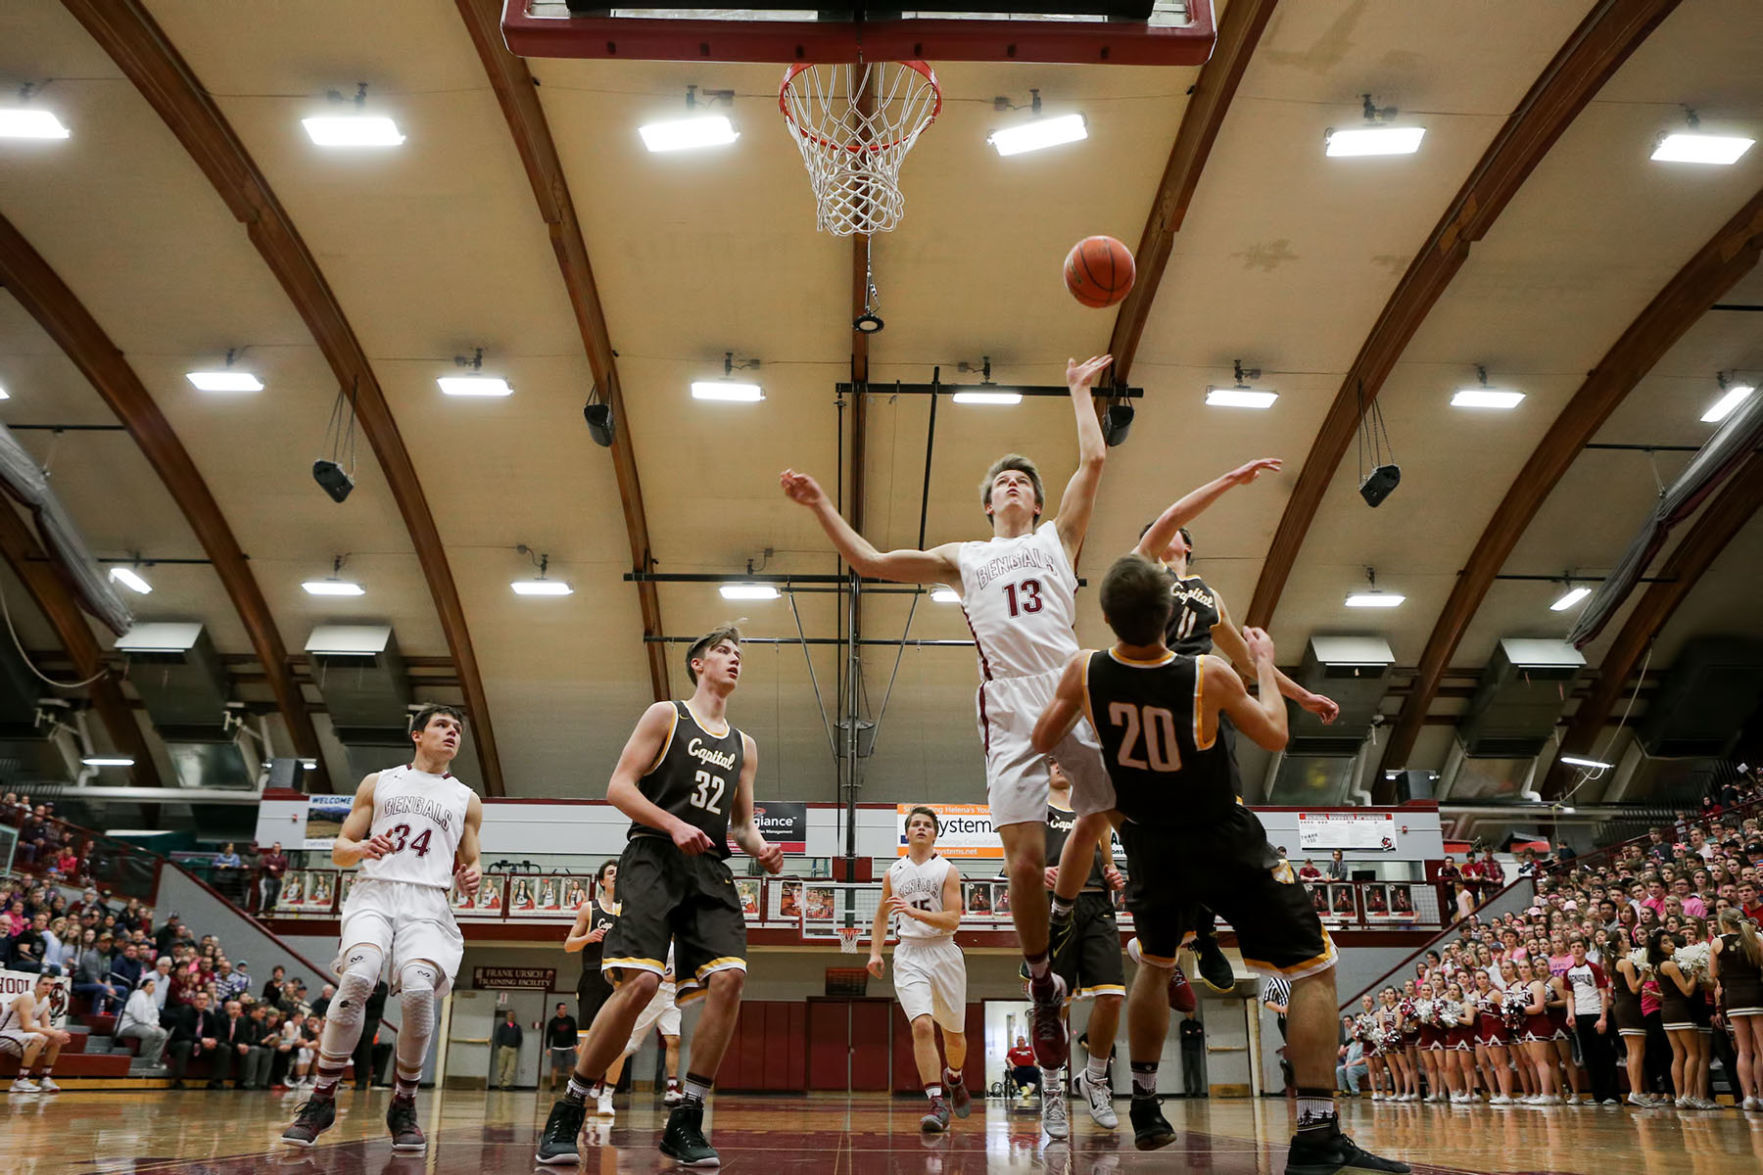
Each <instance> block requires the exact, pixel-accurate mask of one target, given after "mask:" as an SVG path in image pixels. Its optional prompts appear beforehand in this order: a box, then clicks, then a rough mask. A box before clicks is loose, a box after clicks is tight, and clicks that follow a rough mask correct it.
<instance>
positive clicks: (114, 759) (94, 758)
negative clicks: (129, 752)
mask: <svg viewBox="0 0 1763 1175" xmlns="http://www.w3.org/2000/svg"><path fill="white" fill-rule="evenodd" d="M80 762H82V763H84V764H85V765H86V766H88V767H133V766H134V765H135V761H134V760H133V759H129V758H125V757H123V756H121V755H116V756H106V755H88V756H87V757H86V758H84V759H81V760H80Z"/></svg>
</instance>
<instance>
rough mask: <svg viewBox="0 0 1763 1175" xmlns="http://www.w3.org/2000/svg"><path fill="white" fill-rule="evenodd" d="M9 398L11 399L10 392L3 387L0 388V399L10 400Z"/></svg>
mask: <svg viewBox="0 0 1763 1175" xmlns="http://www.w3.org/2000/svg"><path fill="white" fill-rule="evenodd" d="M10 399H12V393H11V392H9V391H7V390H6V389H5V388H0V400H10Z"/></svg>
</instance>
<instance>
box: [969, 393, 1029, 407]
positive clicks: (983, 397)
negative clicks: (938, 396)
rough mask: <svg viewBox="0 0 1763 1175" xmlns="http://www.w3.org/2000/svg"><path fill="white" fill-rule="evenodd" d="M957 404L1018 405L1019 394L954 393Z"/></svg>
mask: <svg viewBox="0 0 1763 1175" xmlns="http://www.w3.org/2000/svg"><path fill="white" fill-rule="evenodd" d="M954 400H955V402H956V403H957V404H1004V405H1009V404H1020V403H1022V393H1021V392H956V393H955V396H954Z"/></svg>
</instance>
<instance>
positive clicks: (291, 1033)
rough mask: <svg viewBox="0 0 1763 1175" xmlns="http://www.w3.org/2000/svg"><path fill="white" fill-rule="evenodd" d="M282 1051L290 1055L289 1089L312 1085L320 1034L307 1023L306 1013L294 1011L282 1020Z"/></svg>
mask: <svg viewBox="0 0 1763 1175" xmlns="http://www.w3.org/2000/svg"><path fill="white" fill-rule="evenodd" d="M282 1051H283V1052H284V1053H286V1054H287V1056H288V1067H287V1072H288V1073H289V1074H290V1075H291V1077H292V1080H290V1081H289V1082H288V1088H289V1089H307V1088H309V1087H310V1086H311V1085H312V1062H313V1060H314V1058H316V1056H317V1055H318V1035H317V1033H316V1032H314V1031H313V1030H312V1027H311V1025H310V1024H308V1023H307V1019H306V1013H304V1012H302V1011H298V1010H296V1011H294V1012H292V1013H291V1014H289V1016H288V1018H287V1019H286V1020H284V1021H283V1022H282Z"/></svg>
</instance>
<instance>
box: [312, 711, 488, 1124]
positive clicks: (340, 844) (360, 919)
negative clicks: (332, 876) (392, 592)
mask: <svg viewBox="0 0 1763 1175" xmlns="http://www.w3.org/2000/svg"><path fill="white" fill-rule="evenodd" d="M464 735H465V719H464V715H462V714H460V712H459V711H458V710H455V709H454V708H453V707H451V706H433V705H431V706H424V707H423V708H422V709H421V710H419V711H417V714H416V719H415V721H414V722H413V723H412V725H411V734H410V737H411V740H412V741H413V742H414V743H415V751H416V753H415V755H414V756H413V757H412V759H411V762H410V763H409V764H408V765H407V766H402V767H393V768H390V769H389V770H386V771H380V772H376V773H375V774H373V775H369V776H368V777H367V778H366V779H364V780H362V781H361V786H360V787H358V788H356V790H355V803H354V806H353V807H351V808H350V810H349V815H348V818H347V819H345V820H344V821H343V828H342V831H341V832H340V833H339V834H338V835H337V839H336V842H335V844H334V845H333V846H332V848H331V860H332V861H334V862H336V863H337V864H338V865H339V866H341V867H342V868H344V869H348V868H350V867H351V866H354V865H357V864H359V865H360V866H361V877H360V880H358V881H357V882H356V883H355V887H354V888H353V889H352V890H350V891H349V900H348V901H347V902H345V903H344V904H343V927H342V940H341V943H340V946H341V949H340V950H339V951H338V952H337V958H336V960H335V961H334V962H333V963H332V964H331V966H332V968H333V969H334V970H335V971H336V973H337V994H336V996H335V997H334V998H333V999H332V1000H331V1005H330V1010H329V1012H328V1013H327V1014H326V1016H325V1022H324V1033H323V1035H322V1036H321V1037H320V1039H319V1048H318V1078H317V1082H316V1084H315V1085H314V1088H313V1091H312V1098H311V1100H310V1101H308V1102H307V1103H306V1104H305V1105H303V1106H301V1107H300V1112H299V1115H298V1116H297V1117H296V1118H295V1119H294V1124H293V1125H292V1126H289V1127H288V1129H287V1130H286V1131H284V1132H283V1133H282V1141H284V1142H287V1143H289V1144H291V1145H293V1146H311V1145H312V1144H313V1142H314V1141H316V1140H317V1138H318V1136H319V1135H320V1134H322V1133H324V1131H325V1130H327V1129H329V1128H330V1126H331V1124H332V1123H333V1122H335V1121H336V1116H337V1110H336V1091H337V1083H338V1082H339V1081H341V1080H342V1078H343V1073H344V1070H346V1069H347V1068H348V1066H349V1060H350V1057H351V1056H352V1055H353V1054H354V1052H355V1046H356V1044H357V1043H358V1042H359V1041H360V1039H361V1030H362V1024H363V1021H364V1019H365V1014H366V1005H367V999H368V996H370V995H371V994H372V993H373V988H374V984H375V983H377V982H378V981H379V978H380V973H381V971H382V970H383V969H384V967H385V965H386V963H387V962H388V961H390V963H391V964H392V990H393V991H394V992H396V993H398V997H399V1001H400V1002H399V1006H400V1008H401V1009H402V1011H403V1013H404V1015H403V1020H402V1023H401V1024H400V1027H399V1032H398V1048H397V1054H396V1055H397V1066H396V1067H397V1076H396V1083H395V1085H394V1087H393V1093H392V1104H391V1106H390V1107H389V1108H388V1109H387V1111H386V1127H387V1129H389V1130H390V1131H391V1132H392V1149H393V1150H394V1151H403V1152H415V1151H422V1150H425V1149H427V1146H428V1140H427V1139H425V1138H424V1137H423V1133H422V1130H421V1129H420V1128H419V1127H418V1126H417V1125H416V1086H417V1083H418V1082H419V1081H421V1080H422V1066H423V1061H424V1059H425V1058H426V1057H427V1056H428V1047H429V1040H430V1039H431V1038H432V1036H433V1035H434V1030H435V1009H436V1006H437V1004H438V1003H439V1001H440V999H441V998H442V997H443V996H445V995H446V994H447V989H448V988H449V987H451V986H452V983H453V973H454V972H455V971H457V970H458V969H459V960H460V958H461V957H462V956H463V955H464V953H465V938H464V936H463V935H461V934H460V933H459V923H458V922H457V921H455V920H454V917H453V907H452V903H451V901H450V900H449V898H448V891H449V890H450V889H451V888H452V887H453V886H454V885H458V887H459V888H460V890H461V891H462V892H464V893H468V894H471V893H476V892H477V887H478V882H479V881H480V880H481V872H480V869H479V860H478V859H479V851H478V829H479V828H480V827H481V826H482V824H483V819H484V808H483V803H482V801H480V800H479V799H478V797H477V795H476V793H474V792H473V791H472V790H471V789H470V788H468V787H466V786H465V785H464V784H463V783H461V782H459V780H457V779H455V778H454V777H453V776H452V775H450V774H448V772H447V765H448V764H449V763H451V762H452V761H453V756H455V755H456V754H458V753H459V743H460V740H461V739H462V738H463V737H464Z"/></svg>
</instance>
